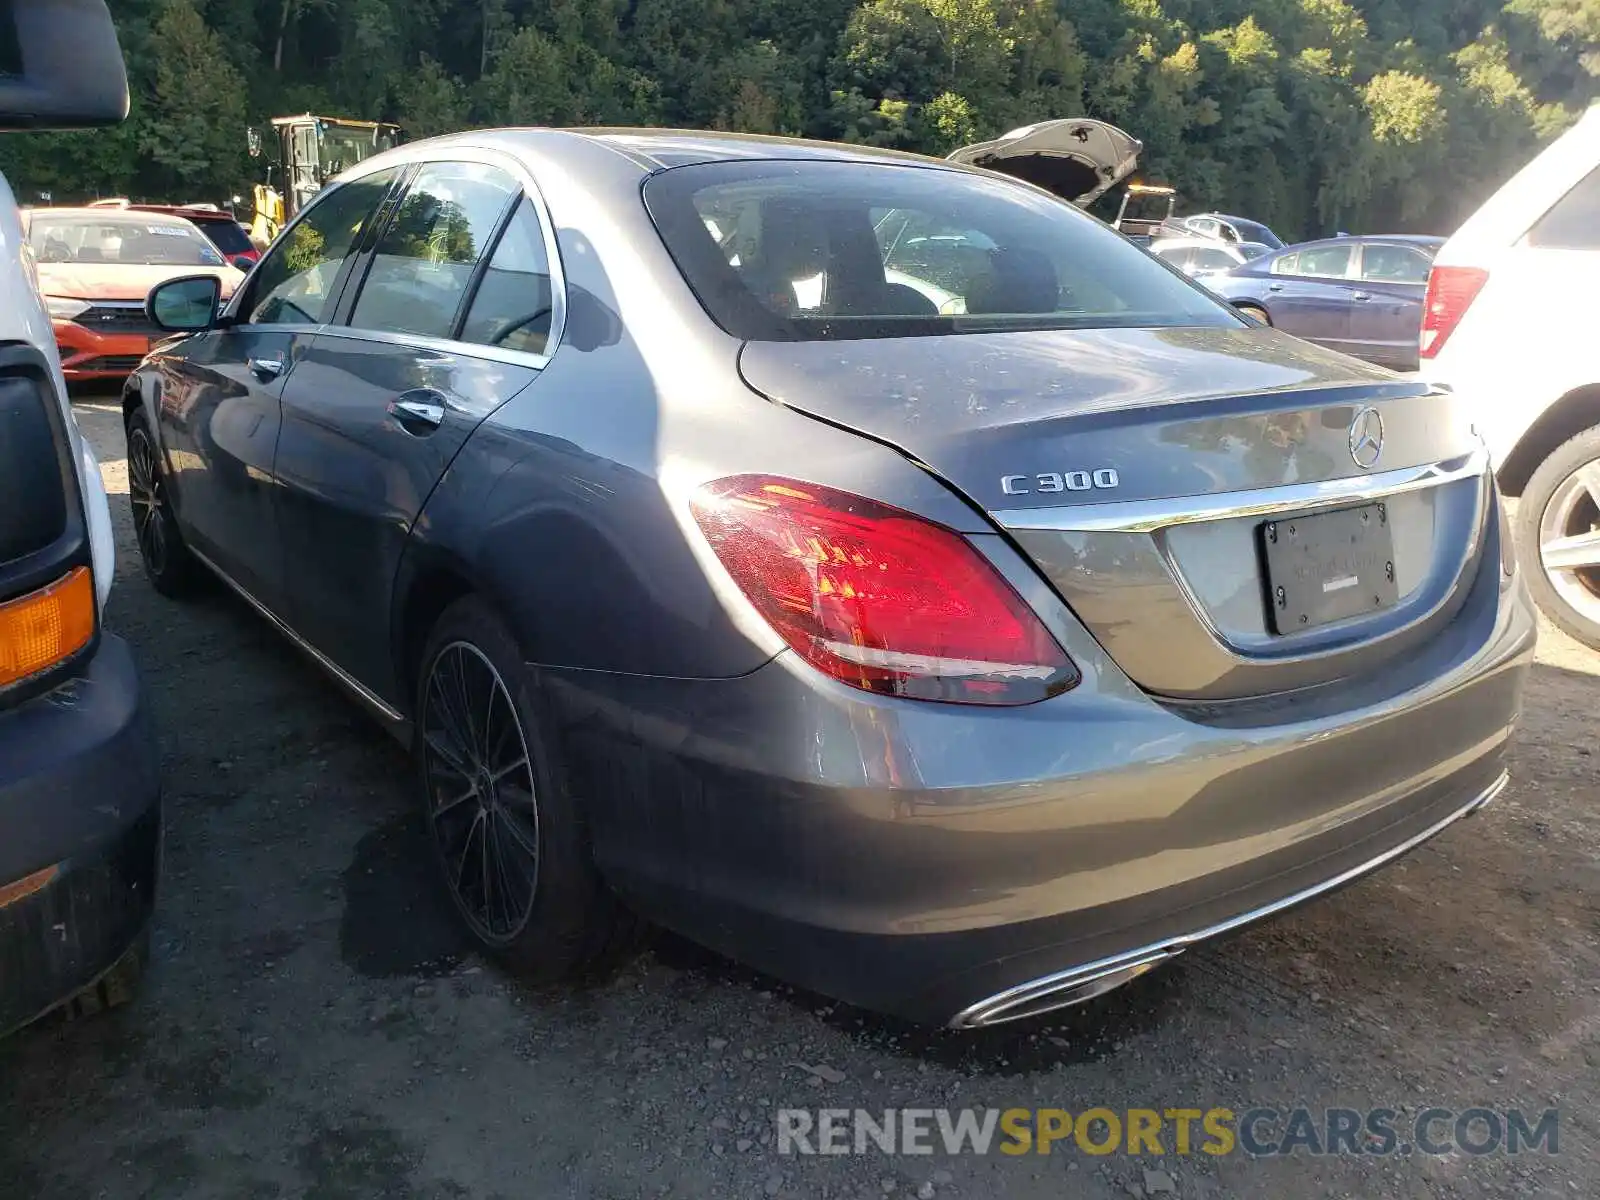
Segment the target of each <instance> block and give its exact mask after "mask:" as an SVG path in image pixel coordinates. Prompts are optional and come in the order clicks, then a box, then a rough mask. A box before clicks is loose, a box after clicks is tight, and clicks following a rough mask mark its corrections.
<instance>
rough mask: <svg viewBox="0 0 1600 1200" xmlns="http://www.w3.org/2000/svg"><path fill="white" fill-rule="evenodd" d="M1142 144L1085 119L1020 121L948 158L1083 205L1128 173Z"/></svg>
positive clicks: (1110, 127)
mask: <svg viewBox="0 0 1600 1200" xmlns="http://www.w3.org/2000/svg"><path fill="white" fill-rule="evenodd" d="M1143 150H1144V144H1143V143H1142V142H1140V141H1139V140H1138V139H1137V138H1135V137H1134V136H1132V135H1131V134H1129V133H1126V132H1124V131H1123V130H1121V129H1118V128H1117V127H1116V126H1115V125H1109V124H1107V123H1106V122H1105V121H1096V120H1093V119H1091V118H1089V117H1073V118H1063V119H1060V120H1055V121H1041V122H1039V123H1038V124H1036V125H1024V126H1023V127H1022V128H1020V129H1013V130H1012V131H1011V132H1010V133H1003V134H1001V135H1000V136H999V137H997V138H991V139H990V140H988V141H986V142H974V143H973V144H972V145H970V146H962V147H961V148H960V149H959V150H952V151H951V152H950V153H949V154H948V155H946V157H947V158H948V159H949V160H950V161H951V162H958V163H966V164H967V165H969V166H974V167H983V168H986V169H987V170H990V171H999V172H1000V173H1002V174H1004V175H1011V176H1014V177H1015V178H1017V179H1022V180H1026V181H1027V182H1028V183H1031V184H1034V185H1036V186H1038V187H1042V188H1044V189H1045V190H1047V191H1050V192H1053V193H1055V194H1056V195H1057V196H1060V197H1061V198H1062V199H1063V200H1070V201H1072V202H1073V203H1075V204H1077V205H1079V206H1081V207H1087V206H1088V205H1089V204H1091V203H1092V202H1093V201H1094V200H1095V199H1097V198H1098V197H1099V196H1100V195H1101V194H1102V193H1103V192H1105V191H1106V189H1108V188H1111V187H1114V186H1115V185H1116V184H1118V183H1120V182H1121V181H1122V180H1124V179H1126V178H1127V177H1128V176H1129V175H1131V174H1132V173H1133V169H1134V167H1135V166H1137V165H1138V163H1139V154H1140V153H1141V152H1142V151H1143Z"/></svg>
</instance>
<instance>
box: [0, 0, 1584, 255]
mask: <svg viewBox="0 0 1600 1200" xmlns="http://www.w3.org/2000/svg"><path fill="white" fill-rule="evenodd" d="M111 9H112V15H113V17H114V18H115V19H116V22H117V26H118V32H119V36H120V38H121V41H122V46H123V50H124V54H125V56H126V58H127V62H128V71H129V82H130V86H131V89H132V91H133V107H132V113H131V116H130V119H129V120H128V121H127V122H125V123H124V124H123V125H121V126H119V127H117V128H115V129H109V130H99V131H93V132H83V133H72V134H46V135H22V134H11V135H5V136H3V137H0V169H3V170H4V171H5V173H6V175H7V177H8V178H9V179H10V181H11V183H12V185H13V187H14V188H15V190H16V191H17V193H18V197H19V199H20V200H21V201H22V202H24V203H28V202H30V201H31V202H37V199H38V197H39V195H40V193H48V194H49V195H50V196H51V197H52V200H53V202H55V203H63V202H68V201H79V200H84V199H88V198H93V197H96V196H107V195H129V196H134V197H137V198H140V199H162V200H178V201H202V200H203V201H211V202H226V200H227V198H228V197H229V196H231V195H233V194H236V193H243V194H245V195H246V196H248V191H247V189H248V185H249V184H250V183H251V182H252V181H255V180H256V179H257V177H258V176H259V174H260V171H261V164H260V162H259V160H252V159H250V158H249V157H248V156H247V154H246V135H245V130H246V128H247V127H248V126H250V125H252V124H259V123H260V122H262V121H264V120H265V119H266V118H268V117H270V116H275V115H284V114H289V113H298V112H305V111H310V112H315V113H320V114H324V115H331V116H349V117H361V118H366V119H382V120H393V121H398V122H399V123H400V124H402V125H403V126H404V127H405V128H406V130H407V132H408V134H409V135H410V136H412V137H425V136H428V135H431V134H436V133H442V132H447V131H451V130H456V129H463V128H470V127H474V126H483V125H523V124H528V125H533V124H538V125H548V124H555V125H579V124H609V125H618V124H621V125H671V126H682V127H708V128H716V129H734V130H746V131H753V132H760V133H777V134H795V135H805V136H810V137H822V138H829V139H835V140H843V141H850V142H863V143H869V144H873V145H880V146H892V147H896V148H901V149H908V150H917V151H922V152H926V153H932V154H944V153H946V152H947V151H949V150H950V149H953V148H954V147H956V146H958V145H961V144H963V143H965V142H968V141H973V140H976V139H978V138H983V137H990V136H993V135H995V134H996V133H999V132H1003V131H1004V130H1007V129H1010V128H1014V127H1015V126H1018V125H1023V124H1028V123H1030V122H1033V121H1037V120H1041V119H1045V118H1050V117H1060V116H1082V115H1087V116H1094V117H1100V118H1102V119H1105V120H1108V121H1111V122H1113V123H1115V124H1117V125H1120V126H1121V127H1123V128H1124V129H1126V130H1128V131H1129V132H1130V133H1132V134H1133V135H1134V136H1135V137H1138V138H1140V139H1141V140H1142V141H1143V142H1144V143H1145V147H1146V150H1145V156H1144V159H1143V161H1142V166H1141V171H1140V177H1141V178H1142V179H1143V180H1144V181H1146V182H1166V183H1170V184H1172V185H1174V186H1175V187H1177V188H1178V189H1179V191H1180V193H1181V196H1182V206H1183V210H1185V211H1197V210H1200V209H1205V208H1220V209H1223V210H1226V211H1233V212H1240V213H1244V214H1247V215H1250V216H1254V217H1256V218H1258V219H1261V220H1265V221H1267V222H1268V223H1269V224H1271V225H1273V226H1274V227H1275V228H1278V229H1279V231H1280V232H1282V233H1285V234H1288V235H1291V236H1311V235H1314V234H1319V233H1325V232H1331V231H1333V230H1336V229H1350V230H1357V231H1366V232H1375V231H1414V232H1443V233H1448V232H1450V231H1451V230H1452V229H1453V228H1454V227H1455V225H1456V224H1457V223H1458V222H1459V221H1460V219H1461V218H1462V217H1463V216H1464V215H1465V214H1466V213H1467V212H1470V211H1471V208H1472V207H1473V206H1475V205H1476V203H1478V202H1479V201H1480V200H1481V199H1482V198H1483V197H1484V195H1485V194H1486V193H1487V192H1488V191H1489V190H1491V189H1492V188H1493V187H1494V186H1495V185H1496V184H1498V183H1499V182H1500V181H1501V180H1503V179H1504V178H1505V177H1507V176H1508V175H1509V174H1510V173H1511V172H1512V171H1513V170H1515V169H1516V167H1517V166H1519V165H1520V164H1521V163H1522V162H1524V161H1525V160H1526V159H1527V158H1528V157H1529V156H1530V155H1531V154H1532V153H1533V152H1534V151H1535V150H1536V148H1537V147H1538V146H1539V145H1540V144H1541V143H1542V142H1543V141H1546V140H1548V139H1549V138H1551V137H1553V136H1555V135H1556V134H1557V133H1558V132H1559V131H1560V130H1562V129H1563V128H1565V127H1566V126H1567V125H1568V124H1570V123H1571V122H1572V121H1573V120H1574V119H1575V118H1576V116H1577V115H1578V114H1579V112H1581V111H1582V109H1583V108H1584V107H1585V106H1586V105H1588V104H1589V103H1590V102H1591V101H1592V100H1593V99H1594V98H1595V97H1596V95H1597V94H1600V0H1509V2H1507V0H808V2H806V3H796V2H795V0H111ZM1114 200H1115V195H1114V194H1113V196H1112V197H1108V202H1114ZM246 207H248V200H247V201H246ZM241 215H245V214H244V213H241Z"/></svg>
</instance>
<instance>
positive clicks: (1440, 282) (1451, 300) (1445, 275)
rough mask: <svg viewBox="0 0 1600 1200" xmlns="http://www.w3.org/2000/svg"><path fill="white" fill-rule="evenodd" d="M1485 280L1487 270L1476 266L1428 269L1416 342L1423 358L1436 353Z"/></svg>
mask: <svg viewBox="0 0 1600 1200" xmlns="http://www.w3.org/2000/svg"><path fill="white" fill-rule="evenodd" d="M1488 281H1489V272H1487V271H1485V270H1483V269H1482V268H1480V267H1441V266H1435V267H1434V268H1433V269H1432V270H1431V271H1429V272H1428V292H1427V295H1426V296H1425V297H1424V298H1423V301H1422V335H1421V338H1420V340H1419V341H1418V343H1417V352H1418V353H1419V354H1420V355H1421V356H1422V357H1423V358H1432V357H1433V356H1434V355H1436V354H1438V353H1439V350H1440V348H1441V347H1443V346H1444V344H1445V342H1446V341H1447V340H1448V339H1449V337H1450V335H1451V334H1452V333H1454V332H1455V328H1456V326H1457V325H1459V324H1460V323H1461V318H1462V317H1464V316H1466V315H1467V308H1468V306H1469V305H1471V303H1472V302H1473V301H1474V300H1475V299H1477V296H1478V293H1479V291H1481V290H1482V289H1483V285H1484V284H1485V283H1487V282H1488Z"/></svg>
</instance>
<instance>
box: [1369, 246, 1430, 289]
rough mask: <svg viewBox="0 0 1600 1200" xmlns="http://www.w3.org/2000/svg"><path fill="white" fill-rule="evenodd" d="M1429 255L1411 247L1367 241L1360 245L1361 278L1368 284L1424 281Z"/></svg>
mask: <svg viewBox="0 0 1600 1200" xmlns="http://www.w3.org/2000/svg"><path fill="white" fill-rule="evenodd" d="M1432 264H1433V256H1432V255H1431V254H1425V253H1424V252H1422V251H1421V250H1418V249H1417V248H1416V247H1414V246H1400V245H1395V244H1393V243H1387V242H1368V243H1367V244H1366V245H1365V246H1363V247H1362V248H1361V278H1362V279H1364V280H1366V281H1367V282H1368V283H1427V282H1428V269H1429V267H1430V266H1432Z"/></svg>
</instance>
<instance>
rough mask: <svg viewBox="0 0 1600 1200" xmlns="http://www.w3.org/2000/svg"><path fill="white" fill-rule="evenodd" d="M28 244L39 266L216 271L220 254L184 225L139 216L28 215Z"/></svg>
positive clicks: (192, 229)
mask: <svg viewBox="0 0 1600 1200" xmlns="http://www.w3.org/2000/svg"><path fill="white" fill-rule="evenodd" d="M28 245H29V246H30V247H31V248H32V250H33V256H34V258H35V259H36V260H38V261H39V262H42V263H95V264H102V263H116V264H122V265H124V266H127V265H133V266H158V267H220V266H222V265H223V258H222V255H221V254H219V253H218V252H217V248H216V247H215V246H213V245H212V244H211V243H210V241H208V240H207V239H206V237H205V235H203V234H202V233H201V232H200V231H199V230H198V229H196V228H195V227H194V226H193V225H191V224H190V223H189V222H187V221H173V220H168V219H163V218H161V217H155V216H149V215H145V216H143V217H140V216H138V215H131V216H116V217H106V216H84V215H79V214H72V215H65V214H63V215H56V214H54V213H43V212H40V213H34V214H33V216H32V219H31V220H30V221H29V223H28Z"/></svg>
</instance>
